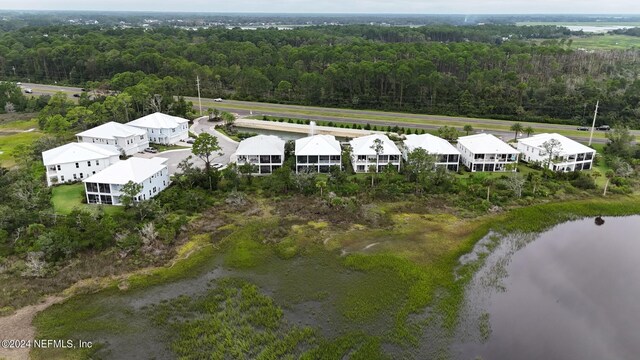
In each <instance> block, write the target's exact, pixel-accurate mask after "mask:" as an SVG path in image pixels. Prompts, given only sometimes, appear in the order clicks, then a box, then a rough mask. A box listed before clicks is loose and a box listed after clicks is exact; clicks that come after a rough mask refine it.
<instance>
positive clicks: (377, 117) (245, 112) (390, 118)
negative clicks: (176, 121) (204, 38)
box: [22, 83, 640, 144]
mask: <svg viewBox="0 0 640 360" xmlns="http://www.w3.org/2000/svg"><path fill="white" fill-rule="evenodd" d="M22 87H23V88H30V89H32V90H33V95H42V94H49V95H51V94H54V93H56V92H60V91H62V92H64V93H66V94H67V95H69V96H73V94H79V93H81V89H80V88H77V87H70V86H56V85H42V84H34V83H23V84H22ZM185 99H187V100H189V101H191V102H193V104H194V108H195V109H196V110H197V109H198V107H199V106H198V98H197V97H185ZM201 101H202V108H203V112H205V111H206V109H207V108H210V107H211V108H217V109H219V110H222V111H228V112H232V113H235V114H238V116H240V117H247V116H262V115H268V116H275V117H287V118H288V117H290V118H301V119H309V120H315V121H326V122H328V121H332V122H334V123H336V122H337V123H356V124H361V125H366V124H371V125H377V126H384V127H387V126H392V127H393V126H396V125H397V126H401V127H402V126H405V127H412V128H418V129H425V130H437V129H438V128H440V127H442V126H444V125H449V126H453V127H456V128H458V130H460V131H462V127H463V126H464V125H466V124H469V125H471V126H473V128H474V130H475V132H489V133H492V134H495V135H496V136H499V137H501V138H503V139H504V140H508V139H511V138H513V136H514V133H513V132H512V131H510V130H509V127H510V126H511V125H512V124H513V123H515V122H516V121H508V120H495V119H482V118H466V117H457V116H442V115H423V114H407V113H398V112H383V111H372V110H352V109H337V108H323V107H314V106H300V105H283V104H271V103H260V102H249V101H238V100H226V99H225V100H223V101H222V102H215V101H214V100H213V99H207V98H202V99H201ZM520 123H521V124H522V125H523V126H524V127H527V126H531V127H532V128H533V129H534V130H535V131H536V133H541V132H558V133H560V134H563V135H565V136H568V137H570V138H572V139H575V140H577V141H580V142H584V143H586V142H588V141H589V133H588V132H587V131H584V132H583V131H577V130H576V126H574V125H561V124H547V123H530V122H520ZM631 133H632V134H633V135H635V136H636V137H638V136H640V130H632V131H631ZM593 142H594V143H600V144H604V143H606V142H607V140H606V138H605V137H604V134H603V132H600V131H596V133H595V134H594V138H593Z"/></svg>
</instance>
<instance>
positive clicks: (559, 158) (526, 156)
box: [518, 134, 596, 172]
mask: <svg viewBox="0 0 640 360" xmlns="http://www.w3.org/2000/svg"><path fill="white" fill-rule="evenodd" d="M551 140H555V141H556V143H555V147H553V146H550V144H551ZM545 144H547V147H548V148H547V149H545ZM518 150H519V151H520V152H522V154H523V156H522V160H524V161H526V162H530V163H540V164H542V166H545V167H547V168H549V169H551V170H553V171H563V172H567V171H579V170H589V169H591V167H592V166H593V158H595V156H596V151H595V150H593V149H592V148H590V147H588V146H585V145H582V144H580V143H579V142H577V141H574V140H571V139H569V138H568V137H566V136H562V135H560V134H538V135H535V136H532V137H528V138H524V139H519V140H518ZM547 150H548V151H547ZM549 158H551V161H549Z"/></svg>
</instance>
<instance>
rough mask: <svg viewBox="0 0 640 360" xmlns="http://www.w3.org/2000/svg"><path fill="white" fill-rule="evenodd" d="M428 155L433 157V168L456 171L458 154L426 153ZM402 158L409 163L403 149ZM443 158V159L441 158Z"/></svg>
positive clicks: (458, 160) (458, 159)
mask: <svg viewBox="0 0 640 360" xmlns="http://www.w3.org/2000/svg"><path fill="white" fill-rule="evenodd" d="M427 153H428V154H429V155H431V156H434V157H435V158H436V162H435V164H434V165H435V167H444V168H445V169H448V170H451V171H458V165H459V163H460V155H459V154H457V153H456V154H432V153H429V152H427ZM402 157H403V158H404V160H405V161H409V150H408V149H407V148H406V147H405V148H404V149H403V150H402ZM443 157H444V158H443Z"/></svg>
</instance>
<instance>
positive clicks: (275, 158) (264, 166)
mask: <svg viewBox="0 0 640 360" xmlns="http://www.w3.org/2000/svg"><path fill="white" fill-rule="evenodd" d="M236 163H237V164H238V166H241V165H242V164H246V163H249V164H252V165H255V166H256V168H257V172H255V173H252V175H267V174H271V173H272V172H273V171H274V170H275V169H277V168H280V167H282V164H283V163H284V153H283V154H273V155H238V157H237V159H236Z"/></svg>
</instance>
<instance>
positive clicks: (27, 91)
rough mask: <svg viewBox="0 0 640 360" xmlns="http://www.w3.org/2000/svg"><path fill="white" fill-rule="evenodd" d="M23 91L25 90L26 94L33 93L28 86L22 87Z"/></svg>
mask: <svg viewBox="0 0 640 360" xmlns="http://www.w3.org/2000/svg"><path fill="white" fill-rule="evenodd" d="M24 92H25V93H26V94H33V90H31V89H29V88H26V89H24Z"/></svg>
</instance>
